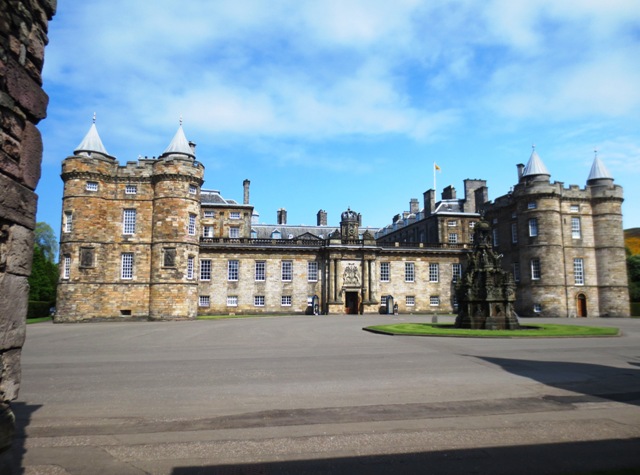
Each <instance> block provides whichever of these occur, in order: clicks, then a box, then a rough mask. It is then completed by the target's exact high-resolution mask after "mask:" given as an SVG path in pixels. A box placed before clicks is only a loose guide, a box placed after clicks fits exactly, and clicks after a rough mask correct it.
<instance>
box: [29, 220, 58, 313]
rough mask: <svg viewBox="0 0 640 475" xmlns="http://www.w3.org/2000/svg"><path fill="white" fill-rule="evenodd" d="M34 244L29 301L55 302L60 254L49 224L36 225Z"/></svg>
mask: <svg viewBox="0 0 640 475" xmlns="http://www.w3.org/2000/svg"><path fill="white" fill-rule="evenodd" d="M34 235H35V240H34V241H35V242H34V244H33V263H32V264H31V275H30V276H29V300H30V301H39V302H55V300H56V287H57V285H58V266H57V265H56V264H55V263H54V260H55V258H56V254H57V253H58V243H57V241H56V236H55V234H54V232H53V229H51V226H49V225H48V224H47V223H36V229H35V232H34Z"/></svg>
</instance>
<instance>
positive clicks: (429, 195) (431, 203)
mask: <svg viewBox="0 0 640 475" xmlns="http://www.w3.org/2000/svg"><path fill="white" fill-rule="evenodd" d="M422 196H423V197H424V214H425V216H429V215H430V214H431V213H433V212H434V211H435V210H436V192H435V190H427V191H425V192H424V193H423V195H422Z"/></svg>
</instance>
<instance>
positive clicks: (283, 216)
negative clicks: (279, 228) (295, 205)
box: [278, 208, 287, 224]
mask: <svg viewBox="0 0 640 475" xmlns="http://www.w3.org/2000/svg"><path fill="white" fill-rule="evenodd" d="M278 224H287V210H286V209H284V208H280V209H279V210H278Z"/></svg>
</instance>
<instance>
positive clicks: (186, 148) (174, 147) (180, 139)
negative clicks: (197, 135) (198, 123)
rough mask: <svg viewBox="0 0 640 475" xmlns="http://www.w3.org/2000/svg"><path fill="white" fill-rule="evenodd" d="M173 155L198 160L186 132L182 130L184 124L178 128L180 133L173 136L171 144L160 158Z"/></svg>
mask: <svg viewBox="0 0 640 475" xmlns="http://www.w3.org/2000/svg"><path fill="white" fill-rule="evenodd" d="M171 154H180V155H187V156H188V157H191V158H196V157H195V155H194V154H193V150H191V146H190V145H189V141H188V140H187V137H186V136H185V135H184V130H182V124H180V126H179V127H178V131H177V132H176V134H175V135H174V136H173V139H172V140H171V143H170V144H169V146H168V147H167V148H166V150H165V151H164V152H163V153H162V155H160V157H163V156H165V155H171Z"/></svg>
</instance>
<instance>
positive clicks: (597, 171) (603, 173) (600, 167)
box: [587, 155, 613, 181]
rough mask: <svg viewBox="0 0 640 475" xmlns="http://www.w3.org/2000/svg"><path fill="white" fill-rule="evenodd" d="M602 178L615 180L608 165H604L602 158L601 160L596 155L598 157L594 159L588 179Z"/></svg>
mask: <svg viewBox="0 0 640 475" xmlns="http://www.w3.org/2000/svg"><path fill="white" fill-rule="evenodd" d="M601 179H609V180H613V176H611V173H609V170H607V167H605V166H604V163H602V160H600V159H599V158H598V156H597V155H596V157H595V158H594V159H593V165H591V172H590V173H589V178H587V181H591V180H601Z"/></svg>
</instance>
